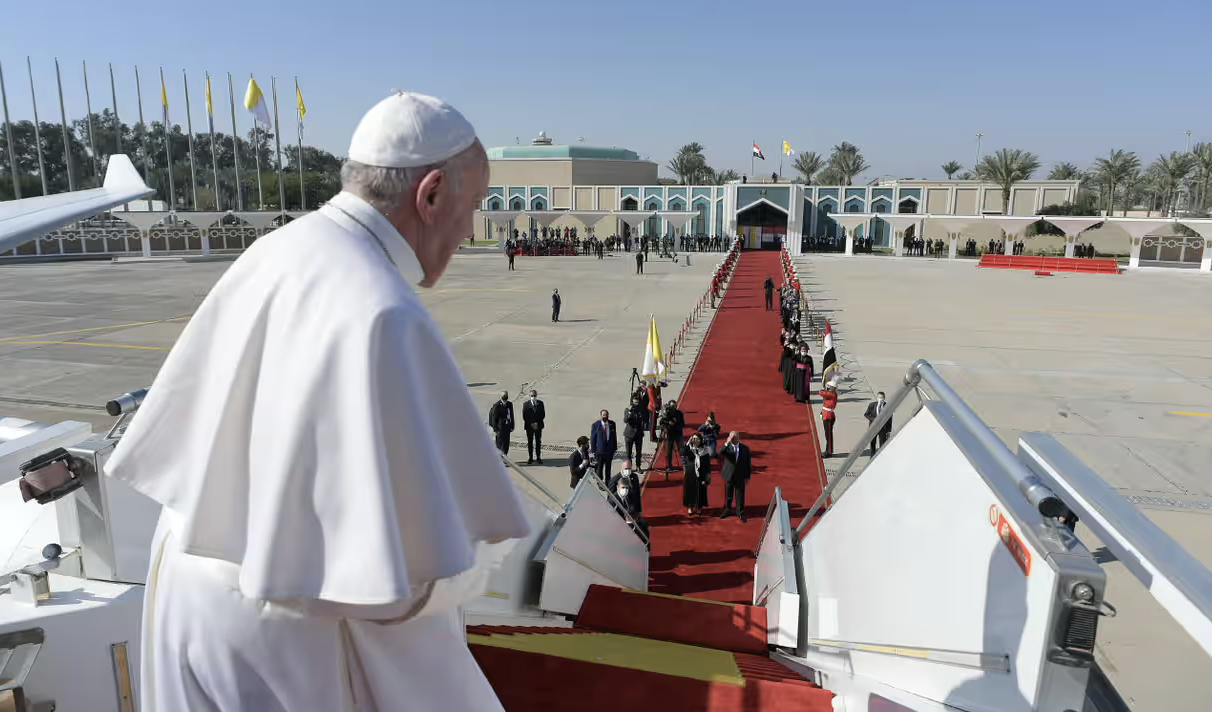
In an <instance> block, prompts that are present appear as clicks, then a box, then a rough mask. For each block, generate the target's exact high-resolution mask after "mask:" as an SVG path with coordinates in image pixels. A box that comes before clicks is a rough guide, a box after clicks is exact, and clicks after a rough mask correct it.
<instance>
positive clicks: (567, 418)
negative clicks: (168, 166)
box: [0, 250, 722, 497]
mask: <svg viewBox="0 0 1212 712" xmlns="http://www.w3.org/2000/svg"><path fill="white" fill-rule="evenodd" d="M721 257H722V255H721V254H720V253H690V255H689V262H690V264H689V265H688V264H687V255H685V254H683V255H681V256H680V257H679V260H678V262H677V263H676V264H675V263H674V262H672V261H671V260H669V259H658V258H656V256H655V253H654V254H653V255H652V261H651V262H649V263H648V264H647V265H646V266H645V271H646V274H644V275H636V274H635V260H634V258H633V255H631V254H624V253H620V254H615V255H611V256H608V257H606V258H605V259H602V260H598V259H596V258H594V257H590V256H575V257H541V258H533V257H532V258H527V257H519V258H517V260H516V266H517V269H516V270H515V271H513V272H509V271H507V270H506V260H505V258H504V257H503V256H502V255H501V254H500V253H497V252H490V251H483V250H475V251H472V250H466V251H462V252H460V254H458V255H456V257H455V258H454V259H453V260H452V261H451V265H450V268H449V269H448V270H447V273H446V275H445V276H444V277H443V278H442V280H441V282H439V284H438V285H437V287H435V288H434V289H430V290H424V289H419V290H418V294H420V295H421V298H422V300H423V302H424V303H425V304H426V306H427V307H428V308H429V310H430V312H431V314H433V316H434V319H435V320H436V321H437V323H438V324H439V326H440V327H441V329H442V332H443V334H445V335H446V337H447V338H448V339H449V341H450V343H451V346H452V349H453V351H454V354H455V358H456V360H457V361H458V363H459V365H460V367H461V369H462V371H463V375H464V377H465V378H466V379H467V384H468V386H469V388H470V391H471V393H472V396H473V398H474V400H475V402H476V405H477V407H479V408H480V409H481V410H482V411H483V412H484V414H485V421H487V412H488V408H489V406H490V405H491V404H492V402H493V401H495V400H496V399H497V398H498V397H499V396H500V393H501V392H502V391H503V390H507V391H509V393H510V395H511V397H514V398H515V417H517V418H518V419H519V420H521V416H522V413H521V400H520V398H518V395H519V393H521V392H523V391H524V389H526V390H528V389H529V388H530V387H534V388H535V389H536V390H538V392H539V397H540V398H541V399H542V400H543V401H544V402H545V405H546V409H547V423H546V430H545V431H544V438H543V440H544V445H545V446H546V449H545V453H544V458H543V459H544V466H543V467H537V466H536V467H530V468H525V469H526V471H527V472H528V473H530V474H531V475H532V476H535V477H537V478H538V479H539V480H540V481H541V482H543V483H544V484H545V485H546V486H547V487H549V488H551V489H552V491H553V492H554V493H555V494H557V495H559V496H560V497H564V496H566V495H567V494H568V492H569V489H568V481H569V478H568V472H567V467H566V464H567V459H568V454H569V452H570V451H571V448H572V447H573V445H574V443H575V441H576V438H577V437H578V436H580V435H583V434H584V435H587V434H588V432H589V426H590V424H591V423H592V421H593V420H595V419H597V417H598V411H599V410H600V409H602V408H606V409H608V410H610V412H611V417H612V418H613V419H615V420H616V422H619V423H621V420H622V414H623V409H624V408H625V407H626V405H627V398H628V394H629V387H630V384H631V380H630V376H631V371H632V369H633V368H639V367H640V366H641V365H642V361H643V356H644V347H645V343H646V337H647V328H648V318H649V315H650V314H653V315H655V316H656V319H657V325H658V329H659V331H660V337H661V341H662V347H663V349H664V350H665V351H668V350H669V349H670V347H671V346H672V345H673V342H674V339H675V337H676V336H677V334H678V331H679V330H680V328H681V325H682V323H683V321H684V320H685V319H686V317H687V316H688V315H689V314H690V312H691V310H692V309H693V308H694V306H695V305H696V303H697V302H698V301H699V299H700V298H701V297H702V296H703V294H704V293H705V292H706V290H707V289H708V287H709V284H710V275H711V273H712V271H713V270H714V267H715V265H716V264H717V263H718V262H719V261H720V259H721ZM230 264H231V263H230V262H199V263H194V262H181V261H167V262H166V261H159V262H148V263H109V262H72V263H59V264H29V265H20V266H17V265H13V266H4V267H0V417H2V416H14V417H19V418H25V419H28V420H35V421H40V422H57V421H61V420H81V421H85V422H89V423H92V424H93V425H94V426H95V428H94V429H100V428H107V427H108V426H109V425H110V424H111V423H112V419H111V418H110V417H109V416H107V415H106V413H105V411H104V404H105V402H106V401H108V400H109V399H111V398H113V397H115V396H117V395H119V394H121V393H124V392H126V391H129V390H132V389H136V388H141V387H144V386H147V385H149V384H151V382H152V379H153V378H154V377H155V374H156V372H157V370H158V369H159V367H160V365H161V364H162V363H163V361H164V359H165V357H166V356H167V355H168V350H169V349H170V348H171V346H172V344H173V343H174V342H175V340H176V338H177V336H178V335H179V334H180V333H181V330H182V329H183V328H184V327H185V325H186V323H187V322H188V319H189V315H190V314H192V313H193V311H194V310H195V309H196V308H197V306H198V304H200V303H201V301H202V299H203V298H204V297H205V295H206V294H207V292H208V291H209V290H210V288H211V287H212V286H213V285H214V283H215V282H216V281H217V280H218V279H219V277H220V276H221V275H222V274H223V272H224V271H225V270H226V269H227V268H228V267H229V266H230ZM553 289H559V290H560V294H561V295H562V297H563V310H562V312H561V315H560V323H558V324H555V323H552V321H551V293H552V290H553ZM709 316H710V314H708V317H709ZM705 328H706V321H705V320H704V321H703V322H701V323H700V325H699V327H698V328H696V330H695V332H694V334H692V338H691V339H689V341H688V344H687V350H686V351H684V354H685V355H684V356H683V357H682V358H681V359H679V361H680V362H675V363H674V365H673V368H672V369H671V380H670V388H669V389H666V392H665V397H666V399H668V398H669V397H671V396H673V397H676V395H677V392H678V390H679V389H680V387H681V384H682V382H683V380H684V378H685V376H686V371H687V369H688V368H689V365H690V363H691V360H692V359H693V356H694V353H695V352H696V350H697V339H696V338H694V337H697V335H700V334H702V333H703V332H704V331H705ZM620 428H621V425H620ZM513 440H514V446H513V447H512V449H511V450H510V456H511V457H512V458H513V459H515V460H518V461H520V462H522V463H525V461H526V445H525V442H526V436H525V433H524V431H522V430H521V429H520V428H519V429H518V430H516V431H515V432H514V434H513ZM621 444H622V443H620V445H621ZM646 448H647V449H648V450H650V448H651V444H650V443H648V444H646ZM616 468H617V463H616Z"/></svg>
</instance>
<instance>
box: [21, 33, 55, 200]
mask: <svg viewBox="0 0 1212 712" xmlns="http://www.w3.org/2000/svg"><path fill="white" fill-rule="evenodd" d="M25 69H26V71H27V72H29V100H30V103H32V104H33V105H34V143H36V144H38V177H39V178H41V179H42V194H43V195H47V194H49V193H50V190H49V189H48V188H47V185H46V160H45V159H44V158H43V157H42V132H41V131H40V130H39V129H38V97H37V96H35V94H34V65H33V64H31V63H30V61H29V56H28V55H26V57H25Z"/></svg>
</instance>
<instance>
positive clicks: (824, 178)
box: [816, 166, 842, 185]
mask: <svg viewBox="0 0 1212 712" xmlns="http://www.w3.org/2000/svg"><path fill="white" fill-rule="evenodd" d="M816 184H817V185H841V184H842V176H841V174H839V173H838V172H837V171H836V170H835V169H834V168H833V167H832V166H825V167H824V168H822V169H821V170H820V172H819V173H817V174H816Z"/></svg>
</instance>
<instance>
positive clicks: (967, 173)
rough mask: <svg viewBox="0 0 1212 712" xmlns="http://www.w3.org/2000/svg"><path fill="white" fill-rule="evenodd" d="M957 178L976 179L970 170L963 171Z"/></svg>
mask: <svg viewBox="0 0 1212 712" xmlns="http://www.w3.org/2000/svg"><path fill="white" fill-rule="evenodd" d="M959 179H960V180H976V174H975V173H973V172H972V171H964V172H963V173H960V174H959Z"/></svg>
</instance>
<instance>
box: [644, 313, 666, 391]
mask: <svg viewBox="0 0 1212 712" xmlns="http://www.w3.org/2000/svg"><path fill="white" fill-rule="evenodd" d="M649 319H650V321H649V322H648V343H647V344H645V346H644V365H643V367H642V368H641V369H640V376H641V377H642V378H644V379H646V380H648V381H662V380H664V379H665V355H664V352H662V351H661V337H660V336H658V335H657V325H656V317H654V316H650V317H649Z"/></svg>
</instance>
